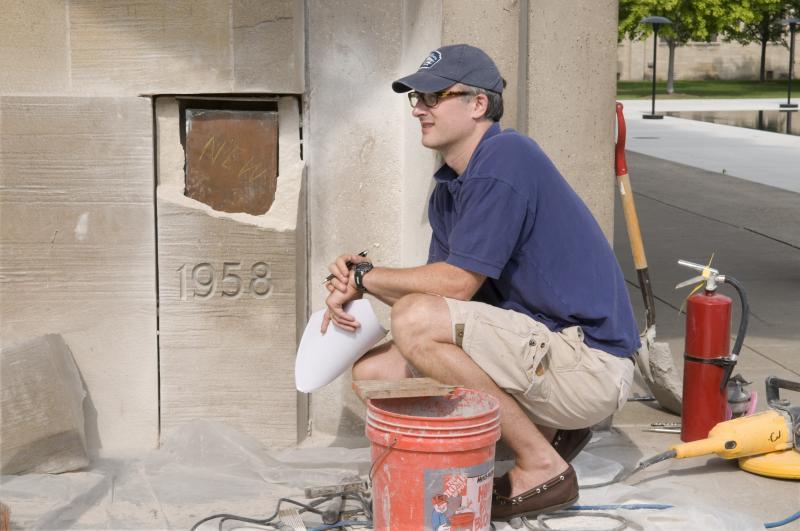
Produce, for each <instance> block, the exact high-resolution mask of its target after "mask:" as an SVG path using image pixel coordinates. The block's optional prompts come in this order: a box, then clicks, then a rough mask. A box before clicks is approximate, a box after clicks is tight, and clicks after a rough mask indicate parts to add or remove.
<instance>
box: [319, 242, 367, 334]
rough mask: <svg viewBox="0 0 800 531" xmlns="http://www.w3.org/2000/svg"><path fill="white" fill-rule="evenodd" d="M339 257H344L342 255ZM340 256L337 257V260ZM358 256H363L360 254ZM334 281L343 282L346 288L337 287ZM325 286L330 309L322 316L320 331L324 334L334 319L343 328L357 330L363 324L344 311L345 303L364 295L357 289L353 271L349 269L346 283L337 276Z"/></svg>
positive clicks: (335, 323)
mask: <svg viewBox="0 0 800 531" xmlns="http://www.w3.org/2000/svg"><path fill="white" fill-rule="evenodd" d="M339 258H343V257H341V256H340V257H339ZM339 258H337V261H338V260H339ZM345 258H346V257H345ZM357 258H361V257H360V256H358V257H357ZM331 267H333V264H331ZM331 271H333V269H331ZM334 282H337V283H339V284H342V285H343V287H344V290H340V289H338V288H337V287H335V286H334ZM325 287H326V288H327V290H328V292H329V295H328V298H327V299H326V300H325V304H326V305H327V306H328V311H327V312H325V315H324V316H323V317H322V327H321V328H320V331H321V332H322V333H323V334H324V333H325V332H326V331H327V330H328V324H329V323H330V322H331V321H333V324H334V325H336V326H338V327H339V328H341V329H342V330H347V331H348V332H355V330H356V328H358V327H359V326H361V323H359V322H358V321H356V318H355V317H353V316H352V315H350V314H349V313H347V312H345V311H344V305H345V304H347V303H348V302H350V301H352V300H356V299H360V298H361V297H362V296H363V294H362V293H361V292H360V291H358V290H357V289H356V285H355V282H354V281H353V279H352V272H351V271H348V274H347V276H346V277H345V282H344V283H342V282H341V281H340V280H339V278H338V277H335V278H333V279H331V281H330V282H328V283H326V284H325Z"/></svg>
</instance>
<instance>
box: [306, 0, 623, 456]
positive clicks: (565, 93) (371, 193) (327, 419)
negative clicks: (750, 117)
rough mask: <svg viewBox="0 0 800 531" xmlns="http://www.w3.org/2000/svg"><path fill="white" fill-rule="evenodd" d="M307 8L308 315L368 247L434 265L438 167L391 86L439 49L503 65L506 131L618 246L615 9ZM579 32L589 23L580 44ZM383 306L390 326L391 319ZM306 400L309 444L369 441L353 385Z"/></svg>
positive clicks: (384, 259)
mask: <svg viewBox="0 0 800 531" xmlns="http://www.w3.org/2000/svg"><path fill="white" fill-rule="evenodd" d="M308 7H309V9H308V17H309V18H308V20H307V25H308V28H307V33H308V39H309V40H308V43H307V46H308V58H309V64H308V73H309V77H308V80H307V81H308V86H309V92H308V94H307V102H306V103H307V113H306V114H307V127H306V129H305V130H306V131H308V136H307V142H306V148H307V153H308V158H307V163H308V184H309V227H310V233H309V241H310V254H309V288H310V292H309V303H310V309H311V310H316V309H319V308H321V307H322V306H323V304H324V300H325V295H326V292H325V291H324V289H323V288H322V286H320V285H319V279H321V278H323V277H324V276H325V274H327V264H328V263H329V261H330V260H332V259H333V258H334V257H335V256H336V255H337V254H339V253H344V252H355V251H360V250H362V249H368V250H369V253H370V255H369V256H370V258H372V259H373V261H375V262H376V263H378V264H381V265H388V266H410V265H417V264H420V263H423V262H424V261H425V259H426V257H427V247H428V241H429V237H430V229H429V227H428V226H427V219H426V209H427V198H428V196H429V195H430V192H431V190H432V187H433V182H432V178H431V175H432V173H433V171H434V170H435V168H436V167H437V166H438V164H440V163H437V160H436V157H435V155H434V154H433V153H432V152H430V151H428V150H426V149H425V148H423V147H422V146H421V144H420V143H419V127H418V125H417V122H416V120H414V119H412V118H411V115H410V108H409V106H408V103H407V101H406V99H405V97H404V96H398V95H396V94H394V93H393V92H392V91H391V87H390V85H391V81H393V80H394V79H396V78H398V77H400V76H402V75H405V74H407V73H410V72H413V71H414V70H416V68H417V67H418V66H419V63H420V62H421V61H422V59H424V57H425V56H426V55H427V54H428V53H429V51H430V50H432V49H435V48H436V47H437V46H438V45H440V44H452V43H458V42H467V43H470V44H474V45H476V46H479V47H481V48H483V49H485V50H487V51H488V52H489V53H490V54H491V55H492V56H493V57H494V58H495V59H496V60H497V62H498V66H499V68H500V70H501V73H502V74H503V76H504V77H505V78H506V79H507V80H508V81H509V86H508V88H507V90H506V92H505V95H506V97H505V100H506V114H505V116H504V119H503V125H504V126H506V127H508V126H510V127H515V128H519V129H521V130H523V131H524V132H528V133H530V134H532V135H533V137H534V138H535V139H536V140H537V141H538V142H539V143H540V144H542V146H543V147H544V148H545V150H546V151H547V152H548V153H549V154H550V155H551V157H552V158H553V160H554V161H555V163H556V164H557V165H558V167H559V168H560V169H561V171H562V172H563V173H564V175H565V177H566V178H567V179H568V180H569V181H570V182H571V184H572V185H573V186H574V187H575V188H576V189H577V191H578V192H579V193H580V194H581V195H582V196H583V198H584V199H585V200H586V202H587V203H588V204H589V206H590V208H592V210H593V211H594V213H595V215H596V216H597V217H598V220H599V221H600V224H601V226H602V227H603V229H604V230H605V232H606V234H607V235H609V237H610V235H611V234H612V228H613V225H612V224H613V182H614V174H613V130H614V129H613V128H614V94H615V79H614V75H615V74H614V61H615V55H614V54H615V51H616V13H617V3H616V1H615V0H607V1H604V2H593V1H591V2H590V1H588V0H586V1H581V2H566V3H565V2H559V1H557V0H530V1H515V0H508V1H505V0H504V1H500V2H497V1H489V0H486V1H483V0H473V1H469V2H461V1H450V0H441V1H439V2H429V1H422V0H418V1H406V2H402V3H401V2H369V1H366V0H350V1H343V2H336V3H335V4H331V3H330V2H325V1H322V0H311V1H309V3H308ZM520 17H524V19H523V20H521V18H520ZM575 20H591V21H592V22H591V24H585V25H579V26H580V28H581V31H580V32H577V33H576V32H575V27H576V23H575ZM366 21H368V23H367V24H365V22H366ZM520 101H522V102H523V106H522V107H520V106H519V102H520ZM375 306H376V309H378V310H379V315H380V316H381V317H382V319H383V322H384V324H385V325H388V309H387V308H386V307H385V306H383V305H382V304H381V303H377V302H376V303H375ZM310 400H311V402H310V412H309V418H310V421H311V424H310V429H309V433H310V434H311V438H310V439H309V440H308V444H325V443H330V442H332V441H333V442H335V443H339V444H346V443H348V441H352V439H353V438H354V437H359V436H361V435H362V434H363V407H362V406H361V405H360V404H359V403H358V402H357V401H356V400H355V399H354V397H353V393H352V391H351V390H350V380H349V376H347V375H345V376H343V377H341V378H340V379H338V380H337V381H336V382H334V383H333V384H331V385H329V386H327V387H325V388H323V389H322V390H320V391H317V392H315V393H314V394H313V395H312V396H311V399H310Z"/></svg>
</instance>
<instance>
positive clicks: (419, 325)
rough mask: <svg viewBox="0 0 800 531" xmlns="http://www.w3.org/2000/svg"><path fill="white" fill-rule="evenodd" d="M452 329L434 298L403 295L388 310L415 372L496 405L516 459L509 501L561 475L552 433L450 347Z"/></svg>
mask: <svg viewBox="0 0 800 531" xmlns="http://www.w3.org/2000/svg"><path fill="white" fill-rule="evenodd" d="M451 326H452V325H451V322H450V312H449V309H448V307H447V303H446V302H445V301H444V299H442V298H441V297H438V296H434V295H423V294H413V295H408V296H406V297H403V298H402V299H400V300H399V301H397V302H396V303H395V304H394V306H393V307H392V333H393V335H394V344H395V345H396V347H397V348H398V349H399V352H400V353H401V354H402V356H403V357H404V358H405V359H406V360H408V361H409V362H410V363H411V364H412V365H414V367H415V368H416V369H417V370H419V372H421V373H422V374H424V375H426V376H430V377H432V378H435V379H437V380H439V381H441V382H443V383H448V384H456V385H463V386H465V387H469V388H471V389H477V390H480V391H484V392H487V393H489V394H491V395H492V396H494V397H495V398H497V399H498V400H499V402H500V429H501V432H502V437H503V440H504V441H505V442H506V444H507V445H508V446H509V448H510V449H511V450H512V451H513V452H514V454H515V456H516V460H515V464H514V467H513V468H512V469H511V470H510V471H509V476H508V477H509V480H510V481H511V496H516V495H518V494H521V493H523V492H525V491H527V490H529V489H531V488H533V487H535V486H536V485H539V484H541V483H544V482H545V481H548V480H550V479H552V478H553V477H554V476H556V475H557V474H559V473H561V472H563V471H565V470H566V469H567V466H568V465H567V463H566V461H564V460H563V459H562V458H561V457H560V456H559V455H558V453H556V451H555V450H554V449H553V447H552V446H551V445H550V443H549V441H550V440H552V437H553V435H554V434H555V430H553V429H547V430H540V429H539V428H538V427H537V426H536V425H535V424H534V423H533V422H532V421H531V420H530V418H528V416H527V415H526V414H525V413H524V412H523V411H522V409H521V408H520V406H519V404H518V403H517V401H516V400H515V399H514V398H513V397H512V396H511V395H509V394H507V393H506V392H504V391H503V390H502V389H500V388H499V387H498V386H497V384H495V383H494V381H493V380H492V379H491V378H490V377H489V375H487V374H486V373H485V372H484V371H483V370H482V369H481V368H480V367H479V366H478V365H477V364H476V363H475V362H474V361H473V360H472V358H470V357H469V355H468V354H467V353H466V352H464V351H463V350H462V349H461V348H459V347H458V346H456V345H454V344H453V343H452V331H451ZM542 431H546V432H547V433H544V434H543V433H542Z"/></svg>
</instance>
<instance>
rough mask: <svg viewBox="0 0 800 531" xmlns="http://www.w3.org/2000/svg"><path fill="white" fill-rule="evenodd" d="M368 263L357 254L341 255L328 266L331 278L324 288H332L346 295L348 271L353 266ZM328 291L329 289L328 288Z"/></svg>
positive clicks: (348, 279)
mask: <svg viewBox="0 0 800 531" xmlns="http://www.w3.org/2000/svg"><path fill="white" fill-rule="evenodd" d="M367 261H369V260H368V259H367V258H365V257H363V256H359V255H357V254H343V255H341V256H339V257H338V258H336V260H335V261H334V262H333V263H332V264H330V265H329V266H328V269H329V270H330V272H331V274H332V275H333V278H332V279H331V280H330V281H329V282H328V283H327V284H326V287H328V286H333V288H334V289H337V290H339V291H341V292H342V293H347V288H348V283H349V282H350V270H351V269H352V266H353V265H355V264H359V263H361V262H367ZM329 291H330V288H329Z"/></svg>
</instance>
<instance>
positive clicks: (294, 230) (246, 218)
mask: <svg viewBox="0 0 800 531" xmlns="http://www.w3.org/2000/svg"><path fill="white" fill-rule="evenodd" d="M278 113H279V132H278V135H279V136H278V138H279V153H280V158H279V162H278V181H277V182H278V187H277V191H276V194H275V201H274V203H273V204H272V207H271V208H270V210H269V211H268V212H267V213H266V214H263V215H259V216H253V215H249V214H244V213H236V214H233V213H226V212H220V211H215V210H213V209H212V208H211V207H210V206H209V205H206V204H204V203H200V202H198V201H195V200H193V199H190V198H189V197H186V196H185V195H184V192H183V191H184V188H183V182H182V181H183V180H184V177H183V166H182V163H181V162H180V161H181V158H182V151H181V149H182V148H181V145H180V143H179V140H178V120H177V118H178V107H177V105H176V104H175V103H174V101H172V100H171V98H159V99H158V100H157V117H158V118H157V124H158V146H159V147H158V149H159V157H158V158H159V182H160V184H159V187H158V192H157V193H158V242H159V245H158V253H159V255H158V267H159V308H160V311H159V323H160V336H159V337H160V343H159V344H160V353H161V355H160V359H161V365H160V369H161V426H162V430H164V431H168V430H170V429H171V428H173V427H175V426H177V425H179V424H181V423H184V422H187V421H189V420H192V419H195V418H205V419H211V420H217V421H222V422H226V423H228V424H230V425H232V426H234V427H236V428H238V429H240V430H242V431H244V432H245V433H248V434H249V435H251V436H253V437H256V438H257V439H258V440H259V441H261V442H262V443H264V444H266V445H268V446H272V447H286V446H293V445H294V444H296V442H297V433H298V426H297V419H298V407H297V404H298V397H297V393H296V391H295V388H294V376H293V374H294V356H295V352H296V350H297V342H298V340H299V336H298V325H297V321H298V315H299V314H302V315H303V316H304V314H305V288H304V284H305V278H306V276H305V265H304V264H305V258H304V255H305V252H306V245H305V230H304V227H305V225H304V220H303V216H304V214H305V213H304V211H303V210H301V209H299V208H298V207H299V202H300V201H301V198H302V197H303V196H302V190H301V185H302V178H303V166H302V162H301V161H300V157H299V155H300V153H299V132H300V130H299V125H300V124H299V112H298V107H297V101H296V100H295V99H294V98H281V99H280V101H279V103H278ZM298 228H300V229H301V230H298ZM298 274H302V276H298Z"/></svg>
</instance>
